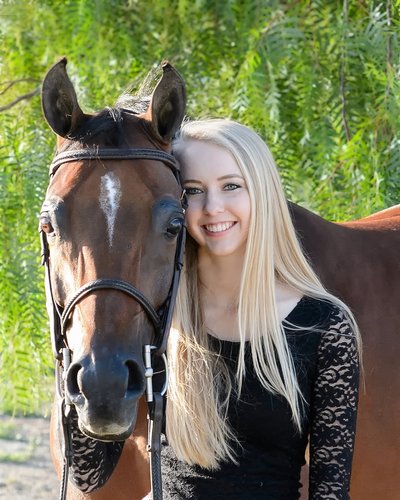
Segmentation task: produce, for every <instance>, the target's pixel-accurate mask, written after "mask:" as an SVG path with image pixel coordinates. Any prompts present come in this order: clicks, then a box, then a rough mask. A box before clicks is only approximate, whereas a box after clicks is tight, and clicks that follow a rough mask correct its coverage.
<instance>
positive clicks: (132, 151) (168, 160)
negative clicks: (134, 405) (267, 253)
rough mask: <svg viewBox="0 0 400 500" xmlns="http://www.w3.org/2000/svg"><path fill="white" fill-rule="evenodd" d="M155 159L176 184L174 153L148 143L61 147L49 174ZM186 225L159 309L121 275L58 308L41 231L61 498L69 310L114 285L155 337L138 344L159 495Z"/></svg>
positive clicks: (67, 432)
mask: <svg viewBox="0 0 400 500" xmlns="http://www.w3.org/2000/svg"><path fill="white" fill-rule="evenodd" d="M138 159H141V160H153V161H154V160H155V161H160V162H162V163H164V165H166V166H167V167H168V168H170V169H171V170H172V172H173V174H174V176H175V178H176V180H177V182H178V184H179V186H181V181H180V172H179V168H178V166H177V162H176V160H175V158H174V157H173V156H172V155H171V154H169V153H166V152H165V151H162V150H156V149H149V148H128V149H106V148H104V149H99V148H89V149H78V150H71V151H64V152H62V153H58V154H57V155H56V156H55V158H54V159H53V162H52V164H51V166H50V176H51V177H52V176H54V175H55V174H56V172H57V170H58V169H59V168H60V166H61V165H63V164H65V163H70V162H75V161H84V160H95V161H98V160H138ZM181 203H182V208H183V210H185V209H186V196H185V192H184V190H183V191H182V196H181ZM185 236H186V230H185V226H183V227H182V230H181V231H180V233H179V235H178V240H177V246H176V252H175V262H174V274H173V277H172V282H171V286H170V289H169V292H168V296H167V299H166V300H165V302H164V304H163V305H162V307H161V308H160V310H159V311H156V310H155V308H154V307H153V305H152V304H151V302H150V301H149V300H148V299H147V298H146V296H145V295H144V294H143V293H142V292H141V291H140V290H138V289H137V288H136V287H135V286H134V285H132V284H131V283H128V282H126V281H122V280H116V279H97V280H94V281H91V282H89V283H86V284H84V285H83V286H82V287H81V288H79V289H78V290H77V291H76V292H75V293H74V295H73V296H72V297H71V298H70V299H69V300H68V302H67V304H66V305H65V307H64V308H62V307H60V306H59V305H58V304H57V302H56V301H55V299H54V295H53V290H52V286H51V273H50V250H49V245H48V242H47V236H46V233H45V232H44V231H43V230H40V239H41V247H42V250H41V257H42V265H44V266H45V269H46V285H47V290H48V292H49V294H50V298H51V302H52V306H53V314H52V318H51V321H50V324H51V327H50V329H51V343H52V349H53V354H54V357H55V358H56V365H57V366H56V385H57V392H58V395H59V396H60V408H59V414H60V416H61V428H62V432H63V443H61V447H62V454H63V459H64V464H63V471H62V479H61V485H60V495H59V499H60V500H65V499H66V495H67V485H68V472H69V467H70V465H71V463H72V459H73V452H72V442H71V439H72V437H71V429H70V410H71V408H72V406H73V403H72V402H71V401H70V400H69V398H68V394H67V391H66V389H65V378H66V374H67V371H68V368H69V365H70V363H71V357H72V352H71V350H70V349H69V346H68V342H67V337H66V331H67V326H68V323H69V320H70V318H71V315H72V313H73V310H74V308H75V306H76V304H77V303H78V302H79V301H80V300H81V299H82V298H84V297H86V296H87V295H89V294H91V293H92V292H94V291H96V290H100V289H109V290H118V291H120V292H121V293H124V294H126V295H128V296H129V297H131V298H133V299H134V300H135V301H136V302H138V303H139V304H140V305H141V307H142V309H143V310H144V311H145V313H146V314H147V316H148V317H149V319H150V320H151V323H152V325H153V329H154V332H155V341H154V344H153V345H145V346H143V348H144V350H143V357H144V366H145V378H146V390H145V394H146V401H147V404H148V415H147V416H148V420H149V424H148V444H147V450H148V452H149V455H150V477H151V493H152V499H153V500H162V481H161V445H160V435H161V427H162V420H163V407H164V395H165V393H166V390H167V385H168V368H167V360H166V356H165V351H166V345H167V341H168V334H169V330H170V327H171V321H172V314H173V309H174V305H175V301H176V295H177V291H178V284H179V278H180V273H181V270H182V267H183V254H184V247H185ZM153 356H160V357H161V358H162V359H163V361H164V365H165V383H164V386H163V388H162V389H161V391H160V392H155V391H154V390H153V373H154V371H153V367H152V358H153Z"/></svg>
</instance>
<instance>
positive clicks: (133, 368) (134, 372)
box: [125, 361, 144, 393]
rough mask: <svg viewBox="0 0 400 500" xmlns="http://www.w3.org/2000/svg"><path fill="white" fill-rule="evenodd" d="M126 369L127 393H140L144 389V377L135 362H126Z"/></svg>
mask: <svg viewBox="0 0 400 500" xmlns="http://www.w3.org/2000/svg"><path fill="white" fill-rule="evenodd" d="M125 365H126V366H127V368H128V373H129V375H128V387H127V392H135V393H137V392H142V391H143V389H144V377H143V374H142V372H141V371H140V369H139V366H138V364H137V363H136V362H135V361H126V362H125Z"/></svg>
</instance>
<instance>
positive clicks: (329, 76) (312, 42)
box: [0, 0, 400, 412]
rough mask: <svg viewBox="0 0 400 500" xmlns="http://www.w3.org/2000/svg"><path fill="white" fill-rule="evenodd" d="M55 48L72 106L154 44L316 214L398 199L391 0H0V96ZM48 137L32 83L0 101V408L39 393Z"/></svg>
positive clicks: (99, 96)
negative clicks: (248, 133) (255, 137)
mask: <svg viewBox="0 0 400 500" xmlns="http://www.w3.org/2000/svg"><path fill="white" fill-rule="evenodd" d="M63 55H67V56H68V59H69V65H68V70H69V73H70V75H71V77H72V79H73V81H74V83H75V86H76V87H77V89H78V97H79V100H80V102H81V104H82V106H83V108H84V109H85V110H86V111H90V110H95V109H99V108H102V107H104V106H105V105H112V104H113V102H114V101H115V100H116V98H117V97H118V95H119V93H120V92H121V91H123V90H125V89H126V88H128V87H131V86H132V85H133V86H135V85H136V86H137V85H138V83H139V82H140V81H141V79H142V78H143V77H144V76H145V74H146V73H147V71H148V70H149V69H150V68H152V67H154V66H155V65H157V64H158V63H159V62H160V61H161V60H163V59H165V58H168V59H169V60H170V61H171V62H172V63H173V64H174V65H175V66H176V67H177V68H178V70H179V71H180V72H181V74H182V75H183V76H184V78H185V80H186V83H187V88H188V97H189V105H188V115H189V116H190V117H203V116H224V117H231V118H234V119H237V120H240V121H242V122H243V123H245V124H248V125H249V126H251V127H253V128H255V129H256V130H257V131H258V132H259V133H260V134H261V135H262V136H263V137H264V138H265V140H266V141H267V143H268V144H269V146H270V148H271V150H272V151H273V154H274V156H275V158H276V160H277V163H278V165H279V167H280V170H281V173H282V177H283V180H284V184H285V188H286V190H287V194H288V197H289V198H291V199H292V200H293V201H296V202H299V203H301V204H303V205H306V206H308V207H309V208H311V209H313V210H315V211H317V212H319V213H320V214H321V215H324V216H325V217H327V218H329V219H332V220H344V219H349V218H356V217H361V216H365V215H368V214H370V213H372V212H374V211H377V210H379V209H381V208H385V207H387V206H390V205H393V204H395V203H398V197H399V190H400V153H399V150H400V148H399V141H400V137H399V131H400V124H399V116H400V113H399V111H400V110H399V107H400V84H399V78H398V75H399V69H400V68H399V62H398V61H399V5H398V2H395V1H389V0H387V1H386V2H377V1H367V0H354V1H353V2H347V1H343V2H339V1H336V0H335V1H333V0H313V1H309V0H301V1H294V0H292V1H274V0H268V1H266V0H225V1H217V0H195V1H191V2H189V1H188V0H168V1H167V0H146V1H145V0H66V1H65V0H14V1H12V0H9V1H5V0H3V1H0V109H1V107H2V106H3V107H7V104H9V103H12V102H13V101H14V100H16V99H18V98H19V97H21V96H23V95H25V94H30V93H32V92H35V90H36V89H37V87H38V85H39V82H40V80H41V79H42V78H43V75H44V74H45V72H46V70H47V69H48V68H49V67H50V66H51V65H52V64H53V63H54V62H55V61H56V60H57V58H58V57H60V56H63ZM19 79H24V80H23V81H17V80H19ZM10 81H14V82H16V83H15V84H14V85H11V86H8V84H7V83H5V82H10ZM53 144H54V137H53V136H52V133H51V132H50V131H49V130H48V128H47V127H46V125H45V123H44V121H43V119H42V116H41V111H40V102H39V97H38V95H37V93H36V94H34V95H33V96H31V97H30V98H27V99H23V100H21V101H20V102H18V104H16V105H14V106H12V107H9V108H8V109H5V110H3V111H2V112H1V113H0V291H1V293H0V391H1V392H0V409H2V410H8V411H23V412H35V411H39V409H40V408H41V406H42V403H43V402H44V401H46V400H47V399H48V395H47V387H49V381H50V379H51V378H52V370H51V364H52V361H51V354H50V349H49V340H48V333H47V320H46V315H45V307H44V293H43V287H42V274H43V273H42V270H41V269H40V267H39V257H38V253H39V244H38V237H37V231H36V229H37V214H38V212H39V210H40V205H41V202H42V199H43V197H44V192H45V189H46V184H47V165H48V164H49V162H50V159H51V155H52V151H53V147H54V146H53Z"/></svg>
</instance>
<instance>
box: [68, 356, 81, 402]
mask: <svg viewBox="0 0 400 500" xmlns="http://www.w3.org/2000/svg"><path fill="white" fill-rule="evenodd" d="M81 369H82V365H80V364H79V363H74V364H73V365H71V366H70V368H69V370H68V374H67V390H68V393H69V394H70V396H78V395H79V394H81V392H82V391H81V388H80V387H79V383H78V373H79V371H80V370H81Z"/></svg>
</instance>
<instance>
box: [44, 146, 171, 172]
mask: <svg viewBox="0 0 400 500" xmlns="http://www.w3.org/2000/svg"><path fill="white" fill-rule="evenodd" d="M80 160H159V161H162V162H163V163H165V164H166V165H167V166H168V167H170V168H171V169H172V170H173V172H174V174H175V177H176V176H177V174H178V172H179V167H178V164H177V161H176V159H175V157H174V156H172V155H171V154H170V153H167V152H166V151H161V150H159V149H150V148H126V149H116V148H115V149H114V148H88V149H75V150H72V151H64V152H62V153H58V154H57V155H56V156H55V157H54V160H53V161H52V163H51V165H50V175H54V174H55V173H56V172H57V170H58V168H59V167H60V166H61V165H62V164H63V163H68V162H73V161H80Z"/></svg>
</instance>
